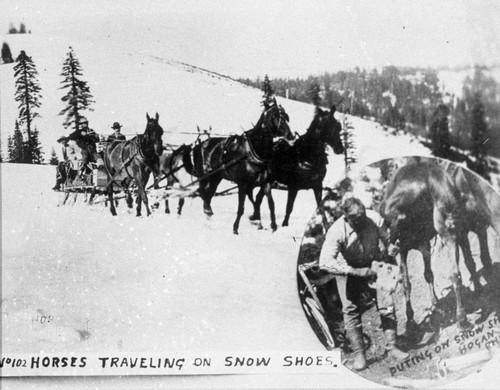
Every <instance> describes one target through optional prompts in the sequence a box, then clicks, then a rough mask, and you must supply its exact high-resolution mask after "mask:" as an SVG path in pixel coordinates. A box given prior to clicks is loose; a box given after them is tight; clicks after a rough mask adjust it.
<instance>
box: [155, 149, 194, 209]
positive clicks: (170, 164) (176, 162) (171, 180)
mask: <svg viewBox="0 0 500 390" xmlns="http://www.w3.org/2000/svg"><path fill="white" fill-rule="evenodd" d="M190 151H191V146H190V145H185V144H183V145H181V146H179V147H178V148H177V149H173V150H168V151H167V150H164V152H163V153H162V155H161V156H160V163H159V164H160V166H159V174H160V175H163V177H164V178H166V179H167V186H166V187H167V188H177V189H179V192H194V191H195V190H191V189H190V187H191V186H192V183H193V181H194V179H193V176H192V175H190V174H189V173H188V172H187V171H186V169H185V167H184V155H185V154H188V153H190ZM184 198H185V196H182V195H180V196H179V203H178V205H177V215H181V213H182V207H183V206H184V201H185V200H184ZM165 214H170V206H169V202H168V194H166V195H165Z"/></svg>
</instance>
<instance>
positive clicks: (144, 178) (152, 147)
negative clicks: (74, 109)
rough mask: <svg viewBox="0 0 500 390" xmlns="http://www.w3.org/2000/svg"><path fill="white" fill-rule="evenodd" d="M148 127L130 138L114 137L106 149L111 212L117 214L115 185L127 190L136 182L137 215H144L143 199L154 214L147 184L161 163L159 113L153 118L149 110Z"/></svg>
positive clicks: (161, 149)
mask: <svg viewBox="0 0 500 390" xmlns="http://www.w3.org/2000/svg"><path fill="white" fill-rule="evenodd" d="M146 119H147V124H146V129H145V131H144V133H143V134H139V135H137V136H135V137H134V138H132V139H130V140H127V141H112V142H110V143H109V144H108V145H107V147H106V149H105V150H104V159H103V160H104V169H105V171H106V174H107V177H108V181H107V185H106V192H107V194H108V199H109V205H110V207H109V209H110V211H111V214H112V215H116V209H115V203H114V202H113V192H114V189H115V188H116V187H118V188H121V189H123V190H124V191H125V192H126V191H127V190H128V188H129V187H130V186H131V184H132V183H135V185H136V187H137V199H136V203H137V208H136V211H137V214H136V215H137V216H138V217H139V216H141V204H142V203H141V201H142V202H143V203H144V206H145V208H146V212H147V215H148V216H149V215H150V214H151V211H150V209H149V205H148V197H147V195H146V190H145V186H146V184H147V182H148V180H149V177H150V174H151V172H155V173H156V170H157V167H158V159H159V158H160V156H161V154H162V151H163V144H162V138H161V137H162V135H163V129H162V127H161V126H160V124H159V123H158V119H159V115H158V113H156V117H155V118H150V117H149V114H147V113H146Z"/></svg>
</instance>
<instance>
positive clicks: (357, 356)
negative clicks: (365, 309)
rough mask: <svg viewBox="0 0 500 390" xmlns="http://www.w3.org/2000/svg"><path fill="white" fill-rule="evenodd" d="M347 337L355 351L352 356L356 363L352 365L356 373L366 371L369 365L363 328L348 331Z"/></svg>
mask: <svg viewBox="0 0 500 390" xmlns="http://www.w3.org/2000/svg"><path fill="white" fill-rule="evenodd" d="M346 335H347V338H348V339H349V343H350V345H351V349H352V351H353V354H352V356H353V358H354V361H353V363H352V368H353V369H354V370H356V371H361V370H364V369H365V368H366V367H367V366H368V365H367V364H366V358H365V348H364V343H363V332H362V330H361V327H360V326H359V327H356V328H353V329H346Z"/></svg>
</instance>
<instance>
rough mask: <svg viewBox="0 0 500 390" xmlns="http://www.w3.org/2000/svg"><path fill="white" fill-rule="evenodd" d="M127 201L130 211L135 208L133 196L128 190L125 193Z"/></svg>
mask: <svg viewBox="0 0 500 390" xmlns="http://www.w3.org/2000/svg"><path fill="white" fill-rule="evenodd" d="M125 200H126V202H127V207H128V208H129V209H131V208H132V207H134V199H133V198H132V194H131V193H130V191H128V190H127V191H126V192H125Z"/></svg>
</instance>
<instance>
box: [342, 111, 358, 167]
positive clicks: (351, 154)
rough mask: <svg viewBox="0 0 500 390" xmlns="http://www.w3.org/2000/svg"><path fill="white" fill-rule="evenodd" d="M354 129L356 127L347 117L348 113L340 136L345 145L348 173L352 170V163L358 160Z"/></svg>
mask: <svg viewBox="0 0 500 390" xmlns="http://www.w3.org/2000/svg"><path fill="white" fill-rule="evenodd" d="M353 130H354V127H353V126H352V124H351V122H350V121H349V119H348V118H347V115H344V119H343V120H342V131H341V132H340V137H341V139H342V143H343V145H344V164H345V172H346V174H347V173H348V172H349V171H350V170H351V165H352V164H353V163H355V162H356V161H357V159H356V145H355V143H354V134H353Z"/></svg>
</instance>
